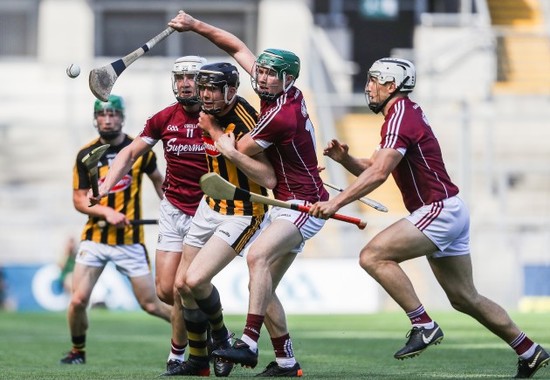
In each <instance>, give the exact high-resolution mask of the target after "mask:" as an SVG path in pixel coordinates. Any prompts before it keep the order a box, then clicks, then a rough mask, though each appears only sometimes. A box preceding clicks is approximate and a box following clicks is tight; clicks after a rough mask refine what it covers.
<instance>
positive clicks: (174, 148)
mask: <svg viewBox="0 0 550 380" xmlns="http://www.w3.org/2000/svg"><path fill="white" fill-rule="evenodd" d="M164 151H165V152H166V153H172V154H175V155H176V156H179V155H180V153H204V145H202V144H178V143H177V139H176V138H175V137H174V138H172V139H170V140H168V141H167V142H166V148H165V150H164Z"/></svg>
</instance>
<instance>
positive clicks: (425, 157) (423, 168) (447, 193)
mask: <svg viewBox="0 0 550 380" xmlns="http://www.w3.org/2000/svg"><path fill="white" fill-rule="evenodd" d="M380 135H381V137H382V142H381V143H380V148H381V149H384V148H391V149H396V150H398V151H399V152H401V153H402V154H404V156H403V159H402V160H401V161H400V162H399V164H398V165H397V167H396V168H395V170H394V171H393V172H392V175H393V178H394V179H395V182H396V184H397V186H398V187H399V190H401V195H402V196H403V202H404V203H405V207H406V208H407V210H409V211H410V212H413V211H414V210H417V209H418V208H420V207H422V206H424V205H427V204H431V203H433V202H436V201H440V200H443V199H446V198H449V197H452V196H454V195H456V194H458V187H457V186H456V185H454V184H453V183H452V182H451V179H450V177H449V175H448V174H447V170H446V169H445V163H444V162H443V157H442V155H441V148H440V147H439V142H438V141H437V139H436V137H435V135H434V133H433V131H432V128H431V127H430V125H429V124H428V120H427V119H426V116H425V115H424V112H423V111H422V109H421V108H420V106H419V105H418V104H416V103H414V102H413V101H412V100H410V99H409V98H402V99H399V100H398V101H396V102H395V103H394V104H393V105H392V106H391V108H390V109H389V111H388V114H387V115H386V118H385V120H384V125H382V130H381V132H380Z"/></svg>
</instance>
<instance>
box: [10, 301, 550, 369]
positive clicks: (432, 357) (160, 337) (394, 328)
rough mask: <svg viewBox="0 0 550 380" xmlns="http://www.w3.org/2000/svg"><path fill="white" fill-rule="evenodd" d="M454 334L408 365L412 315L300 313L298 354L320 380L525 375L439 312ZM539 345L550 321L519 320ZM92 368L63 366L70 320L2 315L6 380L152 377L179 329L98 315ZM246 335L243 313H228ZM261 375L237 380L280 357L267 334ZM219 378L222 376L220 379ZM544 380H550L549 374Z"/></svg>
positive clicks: (481, 335)
mask: <svg viewBox="0 0 550 380" xmlns="http://www.w3.org/2000/svg"><path fill="white" fill-rule="evenodd" d="M432 317H434V318H435V319H437V321H438V323H439V324H440V326H441V327H442V329H443V331H444V332H445V339H444V340H443V342H442V344H441V345H439V346H437V347H430V348H429V349H428V350H426V352H424V353H423V354H422V355H420V356H419V357H416V358H414V359H407V360H404V361H398V360H395V359H394V358H393V353H394V352H395V351H397V350H398V349H399V348H401V346H402V345H403V344H404V343H405V341H406V338H405V334H406V332H407V329H408V328H409V324H408V321H407V320H406V317H405V316H404V315H403V314H402V313H377V314H371V315H343V316H340V315H314V316H311V315H291V316H289V326H290V331H291V336H292V338H293V342H294V351H295V354H296V357H297V359H298V360H299V362H300V364H301V365H302V368H303V369H304V377H307V378H311V379H323V378H334V379H478V378H484V379H494V378H511V377H512V376H513V375H514V374H515V370H516V367H515V364H516V356H515V353H514V352H513V351H512V350H511V349H510V348H509V347H508V346H507V345H506V344H505V343H504V342H502V341H501V340H500V339H498V338H497V337H495V336H494V335H492V334H491V333H489V332H488V331H487V330H485V329H484V328H483V327H482V326H480V325H479V324H478V323H477V322H475V321H474V320H472V319H471V318H469V317H467V316H464V315H461V314H459V313H456V312H438V313H432ZM513 318H514V320H515V321H516V322H517V323H518V324H519V325H520V326H521V328H522V329H523V330H524V331H525V332H526V333H527V334H528V336H530V337H532V338H533V339H535V340H536V341H537V342H538V343H541V344H542V345H544V346H546V347H547V348H549V347H550V329H549V328H548V325H549V323H548V322H549V321H550V315H549V314H531V315H528V314H513ZM89 320H90V329H89V331H88V339H87V363H86V364H85V365H75V366H63V365H60V364H58V363H59V359H60V358H61V357H62V355H63V354H64V353H65V352H67V351H68V350H69V349H70V340H69V333H68V328H67V322H66V317H65V314H64V313H9V312H0V379H152V378H156V377H157V376H158V375H159V374H160V373H161V372H162V371H163V370H164V363H165V361H166V358H167V355H168V350H169V343H170V326H169V325H168V324H167V323H165V322H163V321H161V320H159V319H156V318H153V317H150V316H148V315H146V314H145V313H143V312H131V313H129V312H112V311H106V310H96V309H93V310H91V311H90V315H89ZM226 320H227V325H228V327H229V328H230V329H232V330H233V331H235V332H236V333H237V334H236V335H237V336H240V333H241V329H242V326H243V323H244V317H243V316H227V318H226ZM262 333H263V335H262V337H261V340H260V362H259V364H258V367H256V368H255V369H254V370H251V369H247V368H242V367H240V366H238V367H235V369H234V370H233V372H232V374H231V375H230V377H232V378H248V377H252V376H254V374H256V373H258V372H260V371H261V370H262V369H263V368H264V367H265V365H267V363H269V362H270V361H271V360H273V352H272V349H271V346H270V342H269V339H268V335H267V333H266V332H265V329H264V330H263V331H262ZM211 376H212V377H213V376H214V374H213V372H212V375H211ZM536 378H550V369H549V368H548V367H547V368H543V369H541V370H540V371H539V372H538V373H537V375H536Z"/></svg>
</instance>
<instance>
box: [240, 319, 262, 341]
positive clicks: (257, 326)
mask: <svg viewBox="0 0 550 380" xmlns="http://www.w3.org/2000/svg"><path fill="white" fill-rule="evenodd" d="M264 318H265V317H264V316H263V315H257V314H247V316H246V325H245V326H244V331H243V334H244V335H246V336H248V337H250V339H252V340H253V341H255V342H257V341H258V340H259V339H260V330H261V329H262V325H263V323H264Z"/></svg>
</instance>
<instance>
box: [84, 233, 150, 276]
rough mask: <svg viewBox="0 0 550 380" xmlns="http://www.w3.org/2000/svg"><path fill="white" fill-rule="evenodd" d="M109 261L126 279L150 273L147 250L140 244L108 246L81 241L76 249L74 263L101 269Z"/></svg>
mask: <svg viewBox="0 0 550 380" xmlns="http://www.w3.org/2000/svg"><path fill="white" fill-rule="evenodd" d="M109 261H112V262H113V264H115V266H116V269H117V270H118V271H119V272H120V273H122V274H123V275H126V276H128V277H139V276H144V275H146V274H149V273H151V268H150V266H149V257H148V256H147V250H146V249H145V246H143V245H142V244H128V245H109V244H102V243H96V242H94V241H90V240H83V241H81V242H80V245H79V247H78V253H77V255H76V262H77V263H79V264H83V265H87V266H89V267H97V268H103V267H105V265H107V263H108V262H109Z"/></svg>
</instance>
